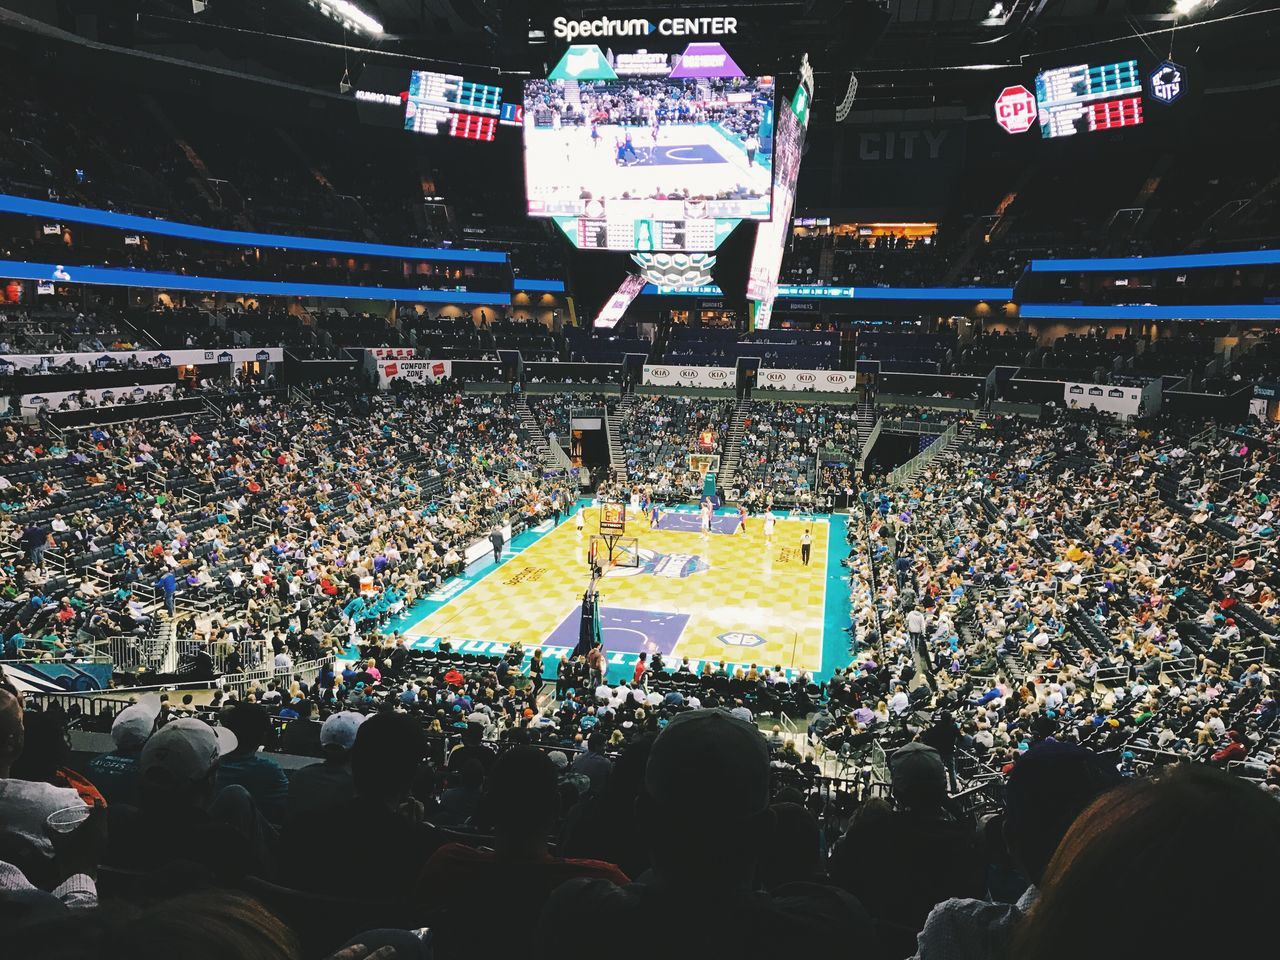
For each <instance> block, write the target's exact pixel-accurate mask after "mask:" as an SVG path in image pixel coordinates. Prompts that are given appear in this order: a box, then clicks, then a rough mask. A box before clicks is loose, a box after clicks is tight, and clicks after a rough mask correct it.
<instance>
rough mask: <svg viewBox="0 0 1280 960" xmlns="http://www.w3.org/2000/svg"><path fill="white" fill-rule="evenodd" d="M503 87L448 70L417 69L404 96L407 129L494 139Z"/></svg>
mask: <svg viewBox="0 0 1280 960" xmlns="http://www.w3.org/2000/svg"><path fill="white" fill-rule="evenodd" d="M501 112H502V88H501V87H495V86H492V85H490V84H484V83H475V82H473V81H471V80H466V79H464V78H462V77H459V76H455V75H453V74H447V73H434V72H432V71H429V70H414V71H412V72H411V73H410V74H409V90H408V92H407V93H406V94H405V96H404V128H405V129H406V130H411V131H413V132H414V133H424V134H429V135H431V136H440V135H444V136H450V137H457V138H458V139H461V140H486V141H489V140H493V138H494V135H495V134H496V133H497V130H498V118H499V116H500V114H501Z"/></svg>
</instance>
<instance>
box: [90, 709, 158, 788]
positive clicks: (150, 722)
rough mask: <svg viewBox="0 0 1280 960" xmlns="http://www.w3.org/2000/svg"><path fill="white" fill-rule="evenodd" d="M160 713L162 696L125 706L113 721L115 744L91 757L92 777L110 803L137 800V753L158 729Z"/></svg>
mask: <svg viewBox="0 0 1280 960" xmlns="http://www.w3.org/2000/svg"><path fill="white" fill-rule="evenodd" d="M159 715H160V698H159V697H157V696H154V695H151V696H146V697H143V698H142V699H141V700H139V701H138V702H137V703H135V704H133V705H132V706H128V707H125V708H124V709H123V710H121V711H120V713H119V714H117V716H116V718H115V721H114V722H113V723H112V724H111V739H112V740H114V741H115V744H116V748H115V749H114V750H113V751H111V752H110V753H100V754H98V756H96V757H94V758H93V759H92V760H90V761H89V766H88V769H87V770H86V773H87V774H88V775H89V780H90V781H91V782H92V783H93V785H94V786H96V787H97V788H98V791H99V792H100V793H101V794H102V796H103V797H104V798H105V799H106V801H107V803H108V804H116V803H130V804H134V805H135V806H136V805H137V803H138V756H139V755H140V754H141V753H142V748H143V747H144V746H145V745H146V743H147V740H149V739H150V738H151V734H152V733H154V732H155V729H156V717H157V716H159Z"/></svg>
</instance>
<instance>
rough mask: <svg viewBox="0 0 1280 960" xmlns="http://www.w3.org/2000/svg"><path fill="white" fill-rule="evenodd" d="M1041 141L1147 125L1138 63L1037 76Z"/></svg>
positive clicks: (1060, 69) (1091, 66)
mask: <svg viewBox="0 0 1280 960" xmlns="http://www.w3.org/2000/svg"><path fill="white" fill-rule="evenodd" d="M1036 105H1037V106H1038V108H1039V111H1040V116H1039V120H1040V136H1041V137H1043V138H1044V139H1046V140H1052V139H1055V138H1058V137H1070V136H1074V135H1075V134H1077V133H1091V132H1095V131H1098V130H1115V129H1119V128H1120V127H1136V126H1138V125H1139V124H1141V123H1142V75H1141V73H1140V72H1139V70H1138V61H1137V60H1121V61H1118V62H1116V63H1107V64H1101V65H1096V64H1089V63H1081V64H1076V65H1074V66H1069V67H1055V68H1053V69H1051V70H1042V71H1041V72H1040V73H1039V74H1037V75H1036Z"/></svg>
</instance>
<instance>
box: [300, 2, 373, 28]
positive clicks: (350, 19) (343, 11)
mask: <svg viewBox="0 0 1280 960" xmlns="http://www.w3.org/2000/svg"><path fill="white" fill-rule="evenodd" d="M310 3H311V5H312V6H314V7H315V8H316V9H318V10H320V11H321V12H323V13H325V14H328V15H329V16H330V17H332V18H333V19H334V20H337V21H339V22H340V23H343V24H345V25H346V26H347V27H348V28H349V29H351V30H355V31H357V32H360V33H367V34H370V35H371V36H375V37H376V36H378V35H379V34H381V33H382V24H380V23H379V22H378V21H377V20H375V19H373V17H371V16H369V14H367V13H365V12H364V11H363V10H361V9H360V8H359V7H357V6H356V5H355V4H354V3H351V2H350V0H310Z"/></svg>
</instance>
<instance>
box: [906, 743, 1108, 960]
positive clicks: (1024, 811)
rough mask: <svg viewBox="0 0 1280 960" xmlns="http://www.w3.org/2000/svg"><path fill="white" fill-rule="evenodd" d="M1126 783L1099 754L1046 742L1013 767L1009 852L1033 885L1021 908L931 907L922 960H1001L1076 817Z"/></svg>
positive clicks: (954, 903) (1006, 825) (1008, 792)
mask: <svg viewBox="0 0 1280 960" xmlns="http://www.w3.org/2000/svg"><path fill="white" fill-rule="evenodd" d="M1120 783H1121V778H1120V776H1119V775H1118V774H1117V773H1116V771H1115V770H1114V768H1112V767H1111V766H1110V765H1108V764H1107V763H1105V762H1103V761H1102V760H1100V759H1099V758H1098V756H1097V754H1094V753H1091V752H1090V751H1088V750H1085V749H1084V748H1083V747H1079V746H1076V745H1075V744H1069V743H1059V742H1057V741H1053V740H1050V741H1046V742H1044V743H1040V744H1037V745H1036V746H1034V747H1032V748H1031V749H1030V750H1028V751H1027V752H1026V753H1024V754H1023V755H1022V756H1021V757H1019V758H1018V761H1017V762H1016V763H1015V764H1014V765H1013V770H1012V771H1011V772H1010V774H1009V781H1008V783H1007V784H1006V786H1005V812H1004V818H1003V823H1002V831H1003V834H1004V843H1005V847H1006V848H1007V849H1008V851H1009V856H1010V858H1011V859H1012V860H1013V863H1014V866H1016V867H1017V869H1018V872H1019V873H1021V874H1022V876H1023V877H1024V878H1025V879H1026V880H1027V883H1028V886H1027V889H1026V891H1025V892H1024V893H1023V894H1022V896H1021V897H1020V898H1019V899H1018V901H1017V903H994V902H991V901H989V900H973V899H962V898H953V899H949V900H944V901H942V902H941V903H939V904H938V905H937V906H935V907H934V908H933V910H932V911H931V912H930V914H929V917H928V919H927V920H926V921H925V925H924V929H923V930H921V931H920V936H919V939H918V941H917V944H916V952H915V958H916V960H944V958H945V960H997V958H999V957H1001V956H1002V955H1003V951H1004V948H1005V946H1006V945H1007V944H1008V942H1009V938H1010V937H1011V936H1012V934H1013V931H1014V928H1015V927H1016V926H1017V924H1018V923H1019V921H1021V919H1022V916H1023V914H1025V913H1026V912H1027V911H1028V910H1029V909H1031V905H1032V904H1033V903H1035V900H1036V897H1037V895H1038V892H1039V891H1038V886H1037V885H1038V884H1039V883H1040V878H1041V876H1043V874H1044V870H1045V867H1047V866H1048V865H1049V861H1050V860H1051V859H1052V858H1053V853H1054V851H1055V850H1056V849H1057V848H1058V844H1059V843H1060V842H1061V841H1062V838H1063V837H1064V836H1066V833H1067V830H1068V829H1069V828H1070V827H1071V824H1072V823H1073V822H1074V821H1075V818H1076V817H1077V816H1078V815H1079V814H1080V811H1082V810H1084V809H1085V808H1086V807H1087V806H1089V804H1090V803H1092V802H1093V801H1094V800H1095V799H1097V798H1098V797H1099V796H1101V795H1102V794H1103V793H1106V792H1107V791H1108V790H1110V789H1112V788H1113V787H1116V786H1118V785H1119V784H1120Z"/></svg>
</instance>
